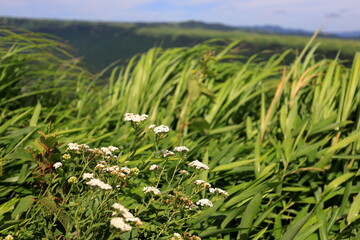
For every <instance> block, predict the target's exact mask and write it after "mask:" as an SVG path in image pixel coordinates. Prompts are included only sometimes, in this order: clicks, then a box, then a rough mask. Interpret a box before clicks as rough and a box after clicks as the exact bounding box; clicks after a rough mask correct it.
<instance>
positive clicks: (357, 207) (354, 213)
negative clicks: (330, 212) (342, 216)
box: [346, 193, 360, 224]
mask: <svg viewBox="0 0 360 240" xmlns="http://www.w3.org/2000/svg"><path fill="white" fill-rule="evenodd" d="M359 212H360V193H358V195H357V196H356V198H355V200H354V202H353V203H352V204H351V206H350V210H349V213H348V216H347V218H346V220H347V222H348V224H351V223H352V222H354V221H355V220H356V219H358V216H359Z"/></svg>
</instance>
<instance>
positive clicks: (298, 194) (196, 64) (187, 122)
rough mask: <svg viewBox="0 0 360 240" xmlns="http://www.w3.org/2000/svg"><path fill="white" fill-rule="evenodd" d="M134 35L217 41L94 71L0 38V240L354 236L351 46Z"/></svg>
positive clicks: (358, 197) (16, 36)
mask: <svg viewBox="0 0 360 240" xmlns="http://www.w3.org/2000/svg"><path fill="white" fill-rule="evenodd" d="M136 32H137V34H140V35H144V36H145V35H146V36H151V35H156V36H160V35H161V36H165V35H167V34H168V33H169V32H171V35H169V37H171V38H180V36H186V35H187V34H189V35H191V36H194V35H196V36H197V37H199V39H203V38H208V37H209V36H211V37H217V39H214V40H210V41H206V42H202V43H200V44H196V45H195V46H191V47H171V48H160V47H155V48H151V49H149V50H147V51H146V52H144V53H142V54H137V55H135V56H133V57H132V58H130V59H129V60H128V61H126V64H119V63H115V64H113V65H112V66H110V67H108V68H107V69H105V70H103V71H102V70H101V71H99V72H97V73H94V72H93V71H89V70H87V69H86V68H85V67H84V66H85V65H86V64H84V63H83V62H82V61H81V59H79V58H77V57H74V56H73V55H72V53H73V49H72V47H70V46H68V45H67V44H64V41H63V40H60V39H58V38H56V37H53V36H50V35H44V34H38V33H32V32H28V31H25V30H24V31H23V30H16V31H14V30H13V29H12V30H9V28H2V29H1V30H0V83H1V85H0V86H1V87H0V111H1V115H0V173H1V176H0V237H2V238H3V239H173V240H180V239H188V240H190V239H193V240H194V239H214V240H215V239H224V240H225V239H226V240H230V239H241V240H246V239H281V240H292V239H296V240H300V239H309V240H312V239H314V240H325V239H354V240H355V239H359V238H360V231H359V229H360V217H359V212H360V193H359V192H360V184H359V175H360V170H359V160H360V119H359V117H360V91H359V88H360V53H356V51H357V49H358V46H359V45H358V41H355V40H340V39H325V38H317V37H316V34H315V35H314V36H313V37H311V38H310V37H309V38H306V37H286V38H284V37H283V36H275V35H274V36H272V35H260V34H256V33H251V34H250V33H246V34H245V33H240V32H239V33H236V34H239V35H238V37H239V38H241V39H237V38H238V37H235V38H233V37H231V36H228V37H226V38H225V39H223V37H224V33H221V34H220V33H218V32H217V31H210V30H207V31H203V32H202V31H198V30H186V31H184V30H181V29H174V28H171V29H167V28H165V27H161V28H153V29H152V28H138V29H136ZM231 34H233V33H231ZM232 36H233V35H232ZM243 41H248V42H250V43H251V42H253V41H255V42H259V43H261V45H262V47H261V48H263V50H265V49H266V48H267V47H268V46H269V47H270V46H271V45H273V44H275V43H276V44H279V45H281V46H282V47H281V49H279V50H278V51H272V52H270V53H271V54H268V55H267V57H266V58H264V57H263V56H262V55H261V54H260V53H259V54H254V55H249V53H244V52H242V48H241V46H242V45H241V44H242V42H243ZM254 44H255V43H254ZM284 46H286V47H284ZM95 47H96V46H95V45H94V48H95ZM340 49H342V50H341V51H342V52H343V53H346V55H347V56H351V61H344V59H343V58H341V56H342V55H340V54H338V51H339V50H340ZM323 52H334V53H335V54H334V55H333V57H331V58H330V57H326V54H323ZM130 113H132V114H130ZM137 114H139V115H137ZM142 114H143V115H142ZM153 124H154V126H151V125H153ZM196 160H197V161H196Z"/></svg>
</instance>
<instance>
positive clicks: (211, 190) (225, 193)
mask: <svg viewBox="0 0 360 240" xmlns="http://www.w3.org/2000/svg"><path fill="white" fill-rule="evenodd" d="M209 192H211V193H214V194H220V195H223V196H224V197H228V196H229V193H228V192H226V191H224V190H222V189H221V188H210V189H209Z"/></svg>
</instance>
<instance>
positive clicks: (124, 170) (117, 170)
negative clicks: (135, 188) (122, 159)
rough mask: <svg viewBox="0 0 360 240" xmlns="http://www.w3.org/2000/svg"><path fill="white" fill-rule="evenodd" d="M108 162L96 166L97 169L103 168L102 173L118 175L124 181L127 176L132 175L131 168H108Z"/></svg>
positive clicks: (115, 166)
mask: <svg viewBox="0 0 360 240" xmlns="http://www.w3.org/2000/svg"><path fill="white" fill-rule="evenodd" d="M105 164H106V162H105V163H104V162H101V163H99V164H97V165H96V167H95V168H101V169H102V172H108V173H110V174H111V175H117V176H119V177H121V178H123V179H125V178H126V176H127V175H129V174H130V173H131V171H130V168H128V167H121V168H120V167H119V166H117V165H114V166H111V167H107V166H106V165H105Z"/></svg>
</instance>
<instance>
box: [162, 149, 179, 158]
mask: <svg viewBox="0 0 360 240" xmlns="http://www.w3.org/2000/svg"><path fill="white" fill-rule="evenodd" d="M160 153H161V155H162V156H163V157H167V156H174V154H175V153H174V152H172V151H169V150H161V151H160Z"/></svg>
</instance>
